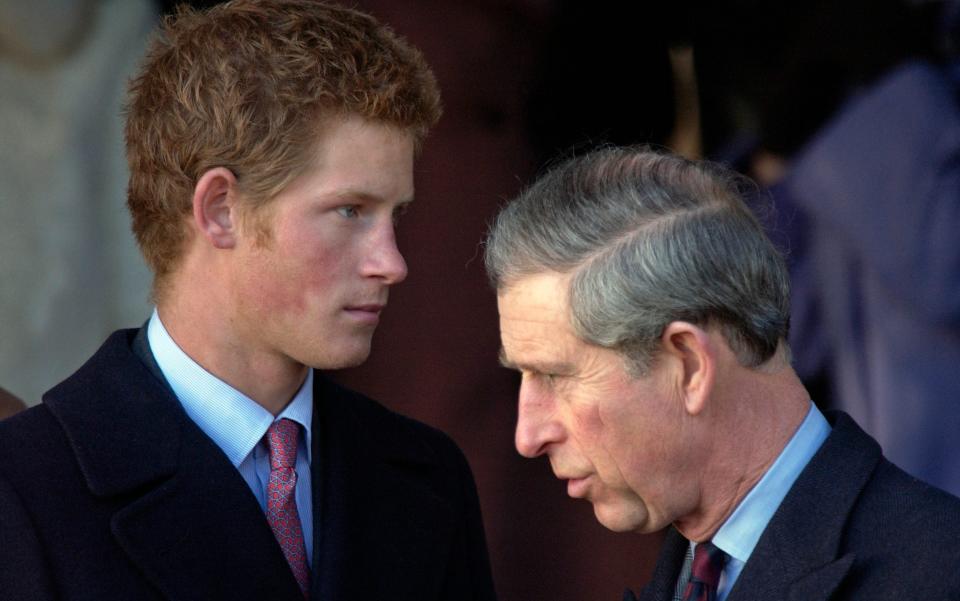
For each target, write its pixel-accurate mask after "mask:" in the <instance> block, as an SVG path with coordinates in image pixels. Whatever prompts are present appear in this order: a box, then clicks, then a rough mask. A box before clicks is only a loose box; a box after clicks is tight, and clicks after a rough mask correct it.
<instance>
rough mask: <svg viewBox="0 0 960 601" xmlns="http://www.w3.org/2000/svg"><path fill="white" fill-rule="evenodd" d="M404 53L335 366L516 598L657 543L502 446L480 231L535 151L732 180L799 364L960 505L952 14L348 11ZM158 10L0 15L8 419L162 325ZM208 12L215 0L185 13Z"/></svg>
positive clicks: (623, 582)
mask: <svg viewBox="0 0 960 601" xmlns="http://www.w3.org/2000/svg"><path fill="white" fill-rule="evenodd" d="M349 3H350V4H352V5H356V6H357V7H359V8H361V9H364V10H367V11H369V12H371V13H373V14H374V15H376V16H377V17H378V18H379V19H380V20H382V21H384V22H386V23H388V24H390V25H391V26H392V27H393V28H394V29H395V30H396V31H397V32H399V33H400V34H402V35H404V36H406V37H407V38H408V39H409V40H410V41H411V42H412V43H413V44H414V45H416V46H417V47H419V48H420V49H421V50H422V51H423V52H424V54H425V55H426V57H427V60H428V62H429V63H430V64H431V65H432V66H433V68H434V70H435V72H436V75H437V77H438V79H439V82H440V86H441V89H442V91H443V95H444V104H445V115H444V117H443V119H442V120H441V122H440V124H439V126H438V127H437V128H436V130H435V131H434V132H433V133H432V134H431V136H430V138H429V139H428V140H427V143H426V146H425V149H424V152H423V155H422V157H421V158H420V160H419V162H418V164H417V173H416V177H417V203H416V207H415V208H414V209H413V210H412V211H411V212H410V213H409V214H408V215H407V216H406V217H405V218H404V221H403V223H402V225H401V228H400V231H399V233H398V237H399V243H400V246H401V250H402V251H403V252H404V254H405V256H406V258H407V261H408V263H409V266H410V276H409V278H408V280H407V281H406V282H405V283H404V284H403V285H402V286H400V287H399V288H397V289H396V290H395V291H393V293H392V294H391V306H390V310H389V311H388V312H387V313H386V314H385V316H384V319H383V321H382V323H381V326H380V328H379V330H378V332H377V335H376V341H375V344H374V353H373V355H372V357H371V359H370V360H369V361H368V362H367V363H366V364H365V365H364V366H363V367H361V368H358V369H355V370H349V371H346V372H342V373H339V374H337V375H336V377H337V378H338V379H340V380H341V381H343V382H345V383H346V384H348V385H350V386H352V387H354V388H356V389H359V390H361V391H363V392H366V393H368V394H370V395H372V396H374V397H375V398H378V399H379V400H381V401H382V402H384V403H385V404H386V405H388V406H390V407H392V408H393V409H396V410H398V411H401V412H403V413H406V414H408V415H411V416H413V417H416V418H418V419H421V420H423V421H426V422H428V423H430V424H433V425H435V426H436V427H439V428H441V429H443V430H445V431H447V432H448V433H450V434H451V436H453V438H454V439H455V440H456V441H457V442H458V443H459V444H460V446H461V447H462V448H463V449H464V451H465V453H466V455H467V457H468V458H469V460H470V463H471V465H472V467H473V470H474V472H475V475H476V479H477V485H478V488H479V491H480V497H481V503H482V506H483V512H484V518H485V522H486V528H487V536H488V543H489V546H490V553H491V559H492V562H493V569H494V577H495V579H496V582H497V587H498V591H499V594H500V598H501V599H503V600H504V601H526V600H529V599H551V600H553V601H567V600H570V601H573V600H584V599H618V598H619V596H620V594H621V592H622V590H623V588H624V587H625V586H630V587H631V588H634V589H637V588H639V587H640V586H641V585H642V584H643V583H644V582H645V581H646V580H647V578H648V576H649V575H650V573H651V571H652V568H653V562H654V559H655V557H656V552H657V550H658V546H659V541H660V535H659V534H654V535H647V536H636V535H622V534H621V535H617V534H613V533H610V532H608V531H606V530H605V529H603V528H602V527H601V526H600V525H599V524H597V523H596V521H595V520H594V518H593V512H592V509H591V507H590V505H589V504H588V503H584V502H582V501H574V500H571V499H569V498H567V497H566V494H565V490H564V486H563V483H561V482H558V481H556V480H555V479H554V478H553V476H552V474H551V472H550V469H549V465H548V463H547V462H546V460H543V459H541V460H534V461H530V460H524V459H522V458H520V457H519V455H517V454H516V452H515V451H514V449H513V425H514V420H515V418H516V403H515V395H516V392H517V386H518V378H517V376H516V375H515V374H513V373H511V372H508V371H506V370H503V369H501V368H499V367H498V364H497V352H498V347H499V339H498V328H497V315H496V304H495V300H496V299H495V295H494V293H493V292H492V291H491V290H490V289H489V286H488V285H487V283H486V279H485V274H484V271H483V264H482V260H481V256H482V249H481V247H480V240H481V238H482V236H483V234H484V232H485V230H486V227H487V224H488V223H489V222H490V220H491V218H492V216H493V215H494V214H495V212H496V210H497V208H498V207H499V206H500V205H501V204H502V203H504V202H505V201H506V200H507V199H509V198H511V197H512V196H514V195H515V194H516V193H517V192H518V191H519V190H520V189H521V188H522V186H523V185H524V184H525V183H526V182H529V181H531V179H532V178H534V177H535V176H536V174H537V173H538V172H540V171H542V170H543V169H544V168H545V166H546V165H548V164H549V163H550V161H552V160H555V159H556V158H557V157H558V156H569V155H571V154H573V153H580V152H583V151H585V150H587V149H589V148H591V147H593V146H595V145H598V144H605V143H616V144H640V143H649V144H654V145H657V146H659V147H664V148H670V149H673V150H675V151H677V152H680V153H682V154H684V155H686V156H689V157H697V158H708V159H712V160H716V161H721V162H724V163H727V164H729V165H731V166H733V167H734V168H736V169H738V170H740V171H741V172H743V173H745V174H747V175H749V176H751V177H752V178H754V179H755V180H756V181H757V182H758V185H757V188H756V190H754V191H752V192H751V199H750V200H751V202H752V203H753V204H754V206H755V207H756V210H757V213H758V215H759V216H760V217H761V219H763V221H764V223H765V224H766V225H767V226H768V228H769V231H770V233H771V236H772V237H773V239H774V240H775V242H776V243H777V244H778V245H780V246H781V248H782V249H783V250H784V252H785V253H786V255H787V258H788V263H789V267H790V270H791V273H792V277H793V287H794V291H793V317H792V329H791V345H792V348H793V351H794V359H795V366H796V368H797V370H798V371H799V373H800V374H801V376H802V377H803V379H804V380H805V382H806V383H807V385H808V388H809V389H810V391H811V395H812V397H813V398H814V400H815V401H816V402H817V403H818V404H820V405H821V406H822V407H824V408H840V409H844V410H846V411H848V412H850V413H852V414H853V415H854V417H855V418H856V419H857V420H858V421H859V422H860V423H861V425H863V426H864V427H865V428H866V429H867V430H869V431H870V432H871V433H872V434H873V435H874V436H876V437H877V438H878V439H879V440H880V442H881V444H882V445H883V446H884V449H885V451H886V453H887V455H888V456H889V457H890V458H891V459H892V460H894V461H895V462H896V463H898V464H900V465H901V466H902V467H904V468H906V469H907V470H908V471H910V472H911V473H914V474H916V475H917V476H919V477H921V478H922V479H925V480H927V481H929V482H932V483H934V484H936V485H938V486H940V487H942V488H945V489H947V490H950V491H952V492H953V493H954V494H960V456H958V455H957V454H956V453H955V452H954V451H953V449H952V448H951V445H952V441H953V439H954V437H955V436H956V433H957V432H960V406H958V403H960V236H958V233H957V232H958V231H960V105H958V101H960V97H958V89H960V88H958V85H960V68H958V63H957V61H956V57H957V55H956V50H957V48H956V41H957V35H956V34H957V31H956V28H957V25H958V23H960V21H958V17H960V10H958V8H960V7H958V2H957V1H955V0H945V1H940V2H933V1H921V0H913V1H909V0H808V1H807V2H803V3H779V2H763V1H760V0H719V1H715V2H710V3H699V2H693V1H689V2H670V3H667V2H654V1H637V2H631V3H625V2H613V1H608V0H592V1H590V2H585V1H570V0H458V1H456V2H452V1H450V0H359V1H354V0H351V1H350V2H349ZM173 4H174V3H173V2H160V1H154V0H0V386H2V387H3V388H5V389H7V390H8V391H9V392H10V393H12V395H5V394H4V393H3V391H2V390H0V413H2V412H7V413H9V412H11V411H15V410H16V407H17V405H16V401H15V400H14V398H13V397H19V398H20V399H22V400H23V401H25V402H26V404H29V405H32V404H36V403H38V402H39V401H40V398H41V395H42V393H43V392H44V391H45V390H46V389H48V388H49V387H51V386H52V385H53V384H55V383H56V382H57V381H59V380H60V379H62V378H64V377H66V376H67V375H69V374H70V373H71V372H72V371H73V370H75V369H76V368H77V367H79V366H80V364H81V363H82V362H83V361H84V360H85V359H86V358H87V357H88V356H89V355H90V354H91V353H92V352H93V351H94V350H95V349H96V348H97V347H98V346H99V344H100V343H101V342H102V340H103V339H104V338H105V337H106V336H107V335H108V334H109V332H110V331H112V330H113V329H115V328H119V327H136V326H139V325H140V324H141V323H142V322H143V321H144V320H145V319H146V318H147V317H148V315H149V311H150V305H149V303H148V298H147V295H148V290H149V281H150V277H149V274H148V273H147V271H146V269H145V268H144V266H143V264H142V261H141V260H140V258H139V255H138V254H137V251H136V248H135V245H134V243H133V239H132V236H131V235H130V233H129V225H128V218H127V213H126V209H125V207H124V194H125V185H126V171H125V169H126V167H125V163H124V159H123V149H122V146H121V135H120V131H121V120H120V114H121V106H122V98H123V91H124V86H125V82H126V79H127V78H128V77H129V75H130V74H131V72H132V70H133V69H134V68H135V67H136V64H137V61H138V59H139V58H140V56H141V53H142V51H143V49H144V45H145V43H146V41H147V39H148V36H149V34H150V31H151V30H152V28H153V27H154V25H155V24H156V21H157V19H158V18H159V17H160V15H162V14H164V13H166V12H169V11H171V10H172V8H173V6H172V5H173ZM194 4H195V5H198V6H201V5H205V4H210V3H209V2H206V3H205V2H195V3H194Z"/></svg>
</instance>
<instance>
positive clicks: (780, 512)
mask: <svg viewBox="0 0 960 601" xmlns="http://www.w3.org/2000/svg"><path fill="white" fill-rule="evenodd" d="M828 419H829V420H830V422H831V425H832V426H833V430H832V432H831V433H830V435H829V436H828V437H827V439H826V441H825V442H824V443H823V446H821V447H820V450H819V451H817V453H816V454H815V455H814V456H813V458H812V459H811V460H810V463H809V464H808V465H807V467H806V468H804V470H803V472H801V474H800V477H799V478H797V481H796V482H795V483H794V485H793V487H792V488H791V489H790V492H789V493H787V496H786V497H785V498H784V500H783V503H781V505H780V507H779V508H778V509H777V511H776V513H775V514H774V516H773V518H772V519H771V520H770V523H769V524H768V525H767V528H766V529H765V530H764V532H763V535H762V536H761V537H760V540H759V541H758V542H757V546H756V548H755V549H754V550H753V554H752V555H751V556H750V560H749V561H748V562H747V564H746V566H744V569H743V571H742V572H741V573H740V576H739V578H738V579H737V582H736V584H735V585H734V588H733V589H732V590H731V591H730V594H729V595H728V596H727V601H745V600H747V599H786V600H791V599H796V600H797V601H800V600H804V601H818V600H821V599H824V600H825V599H828V598H829V597H830V595H831V594H832V593H833V591H834V590H836V588H837V587H838V586H839V584H840V582H841V581H842V580H843V578H844V577H845V576H846V574H847V573H848V571H849V569H850V566H851V565H852V564H853V561H854V559H855V557H854V556H853V555H852V554H841V542H842V537H843V533H844V525H845V524H846V523H847V519H848V517H849V515H850V512H851V511H852V510H853V507H854V505H855V504H856V502H857V499H858V498H859V496H860V493H861V492H862V491H863V489H864V487H865V486H866V484H867V482H868V481H869V480H870V477H871V475H872V474H873V472H874V470H875V469H876V467H877V464H878V463H879V462H880V460H881V459H882V455H881V452H880V447H879V445H877V443H876V441H874V440H873V439H872V438H870V437H869V436H868V435H867V434H866V433H864V432H863V430H861V429H860V427H859V426H857V424H856V423H855V422H854V421H853V420H852V419H851V418H850V417H849V416H848V415H846V414H845V413H842V412H831V413H830V414H828ZM686 547H687V540H686V539H685V538H683V536H681V535H680V533H679V532H677V531H676V530H675V529H674V528H672V527H671V528H670V531H669V532H668V534H667V538H666V540H665V542H664V546H663V550H662V551H661V554H660V559H659V560H658V562H657V566H656V568H655V570H654V575H653V578H652V580H651V581H650V583H649V584H648V585H647V586H646V588H644V590H643V593H642V595H641V596H640V600H641V601H669V600H670V599H672V596H673V590H674V586H675V584H676V580H677V577H678V576H679V573H680V569H681V567H682V565H683V557H684V552H685V551H686Z"/></svg>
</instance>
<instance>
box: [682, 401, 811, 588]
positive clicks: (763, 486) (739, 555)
mask: <svg viewBox="0 0 960 601" xmlns="http://www.w3.org/2000/svg"><path fill="white" fill-rule="evenodd" d="M829 434H830V424H829V423H828V422H827V420H826V418H825V417H823V414H822V413H820V410H819V409H817V406H816V405H814V404H813V402H812V401H811V403H810V410H809V411H808V412H807V417H806V418H805V419H804V420H803V423H801V424H800V427H799V428H797V431H796V432H795V433H794V435H793V437H792V438H791V439H790V442H788V443H787V446H785V447H784V448H783V451H781V452H780V455H779V456H778V457H777V460H776V461H774V462H773V465H771V466H770V469H768V470H767V473H766V474H764V475H763V478H761V479H760V481H759V482H757V484H756V486H754V487H753V489H752V490H751V491H750V493H749V494H748V495H747V496H746V497H744V499H743V501H741V502H740V504H739V505H738V506H737V508H736V509H735V510H734V511H733V513H732V514H731V515H730V517H729V518H727V521H726V522H724V523H723V525H722V526H721V527H720V530H718V531H717V533H716V534H715V535H714V536H713V539H711V540H712V541H713V544H714V545H716V546H717V547H718V548H720V549H721V550H723V551H725V552H726V553H727V554H728V555H729V556H730V558H729V560H728V561H727V564H726V566H725V567H724V568H723V572H722V573H721V574H720V584H719V586H718V587H717V601H724V599H726V598H727V594H729V593H730V589H731V588H733V585H734V583H736V581H737V578H738V577H739V576H740V572H741V571H742V570H743V566H744V564H746V563H747V560H748V559H750V555H751V554H752V553H753V549H754V547H756V546H757V541H759V540H760V535H761V534H763V531H764V530H765V529H766V527H767V524H768V523H770V518H772V517H773V514H774V513H775V512H776V511H777V508H778V507H780V503H781V502H782V501H783V498H784V497H786V496H787V493H788V492H789V491H790V488H791V487H792V486H793V483H794V482H796V480H797V478H798V477H799V476H800V472H802V471H803V468H805V467H806V466H807V464H808V463H810V459H812V458H813V456H814V455H815V454H816V452H817V450H818V449H819V448H820V445H822V444H823V441H824V440H826V439H827V436H828V435H829ZM695 548H696V543H694V542H691V543H690V549H688V550H687V561H685V562H684V569H683V573H682V574H681V577H680V579H679V580H678V582H683V583H685V582H686V580H689V576H687V577H686V578H684V574H689V571H690V564H691V563H692V561H693V551H694V549H695Z"/></svg>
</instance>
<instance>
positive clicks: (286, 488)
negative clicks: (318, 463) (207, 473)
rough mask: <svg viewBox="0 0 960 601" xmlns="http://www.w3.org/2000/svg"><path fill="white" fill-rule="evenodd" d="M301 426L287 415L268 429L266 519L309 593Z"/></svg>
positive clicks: (305, 595)
mask: <svg viewBox="0 0 960 601" xmlns="http://www.w3.org/2000/svg"><path fill="white" fill-rule="evenodd" d="M299 433H300V426H298V425H297V423H296V422H294V421H291V420H289V419H281V420H279V421H275V422H273V425H271V426H270V428H269V429H268V430H267V440H268V441H269V443H270V481H269V483H268V484H267V522H269V524H270V528H271V529H273V535H274V536H276V537H277V541H278V542H279V543H280V548H281V549H283V554H284V556H285V557H286V558H287V563H289V564H290V569H291V570H293V576H294V578H296V579H297V584H299V585H300V590H301V591H303V596H304V598H306V597H307V596H308V591H309V590H310V571H309V570H308V569H307V551H306V547H304V544H303V527H302V526H301V525H300V514H299V513H297V500H296V495H295V493H296V489H297V472H296V470H295V469H294V468H295V466H296V465H297V436H298V435H299Z"/></svg>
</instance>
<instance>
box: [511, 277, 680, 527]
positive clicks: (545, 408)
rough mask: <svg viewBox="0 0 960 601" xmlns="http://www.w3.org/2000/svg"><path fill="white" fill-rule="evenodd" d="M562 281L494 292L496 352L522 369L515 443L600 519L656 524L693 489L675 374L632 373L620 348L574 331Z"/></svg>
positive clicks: (528, 281) (676, 510)
mask: <svg viewBox="0 0 960 601" xmlns="http://www.w3.org/2000/svg"><path fill="white" fill-rule="evenodd" d="M566 290H567V279H566V277H564V276H561V275H558V274H553V273H545V274H538V275H534V276H529V277H526V278H523V279H521V280H519V281H518V282H516V283H515V284H513V285H512V286H510V287H509V288H507V289H506V290H502V291H501V293H500V295H499V299H498V304H499V309H500V335H501V339H502V343H503V351H502V355H503V356H502V360H503V363H504V365H506V366H507V367H511V368H514V369H517V370H519V371H520V372H521V374H522V383H521V386H520V400H519V416H518V420H517V432H516V445H517V450H519V451H520V454H522V455H524V456H525V457H531V458H532V457H536V456H539V455H544V454H545V455H547V456H548V457H549V458H550V465H551V466H552V468H553V472H554V474H555V475H556V476H557V477H558V478H560V479H562V480H566V481H567V492H568V494H569V495H570V496H571V497H576V498H585V499H587V500H589V501H590V502H591V503H593V508H594V513H595V514H596V516H597V519H598V520H599V521H600V523H601V524H603V525H604V526H606V527H607V528H610V529H611V530H615V531H636V532H652V531H655V530H659V529H660V528H663V527H664V526H666V525H668V524H669V523H671V522H672V521H674V520H675V519H677V518H678V517H679V516H682V515H685V513H686V512H688V511H690V510H692V509H693V507H694V506H695V500H696V496H697V491H696V486H695V484H694V482H693V481H694V478H693V474H692V472H693V471H694V467H693V466H691V465H689V462H688V454H687V452H686V451H685V447H686V446H687V445H685V441H684V431H683V424H684V420H683V403H682V401H681V400H679V397H678V395H677V394H676V393H675V391H676V390H677V386H679V383H677V382H671V380H670V375H669V374H668V373H665V372H666V370H661V369H659V368H656V367H655V368H654V369H653V371H652V373H651V374H650V375H648V376H647V377H644V378H633V377H631V376H630V374H628V373H627V372H626V370H625V366H624V363H623V360H622V359H621V357H620V356H619V355H617V354H616V353H614V352H613V351H611V350H609V349H604V348H600V347H597V346H594V345H590V344H587V343H585V342H584V341H583V340H581V339H579V338H578V337H577V336H576V335H575V334H574V331H573V329H572V327H571V326H570V323H569V314H568V308H567V301H566V298H567V296H566Z"/></svg>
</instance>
